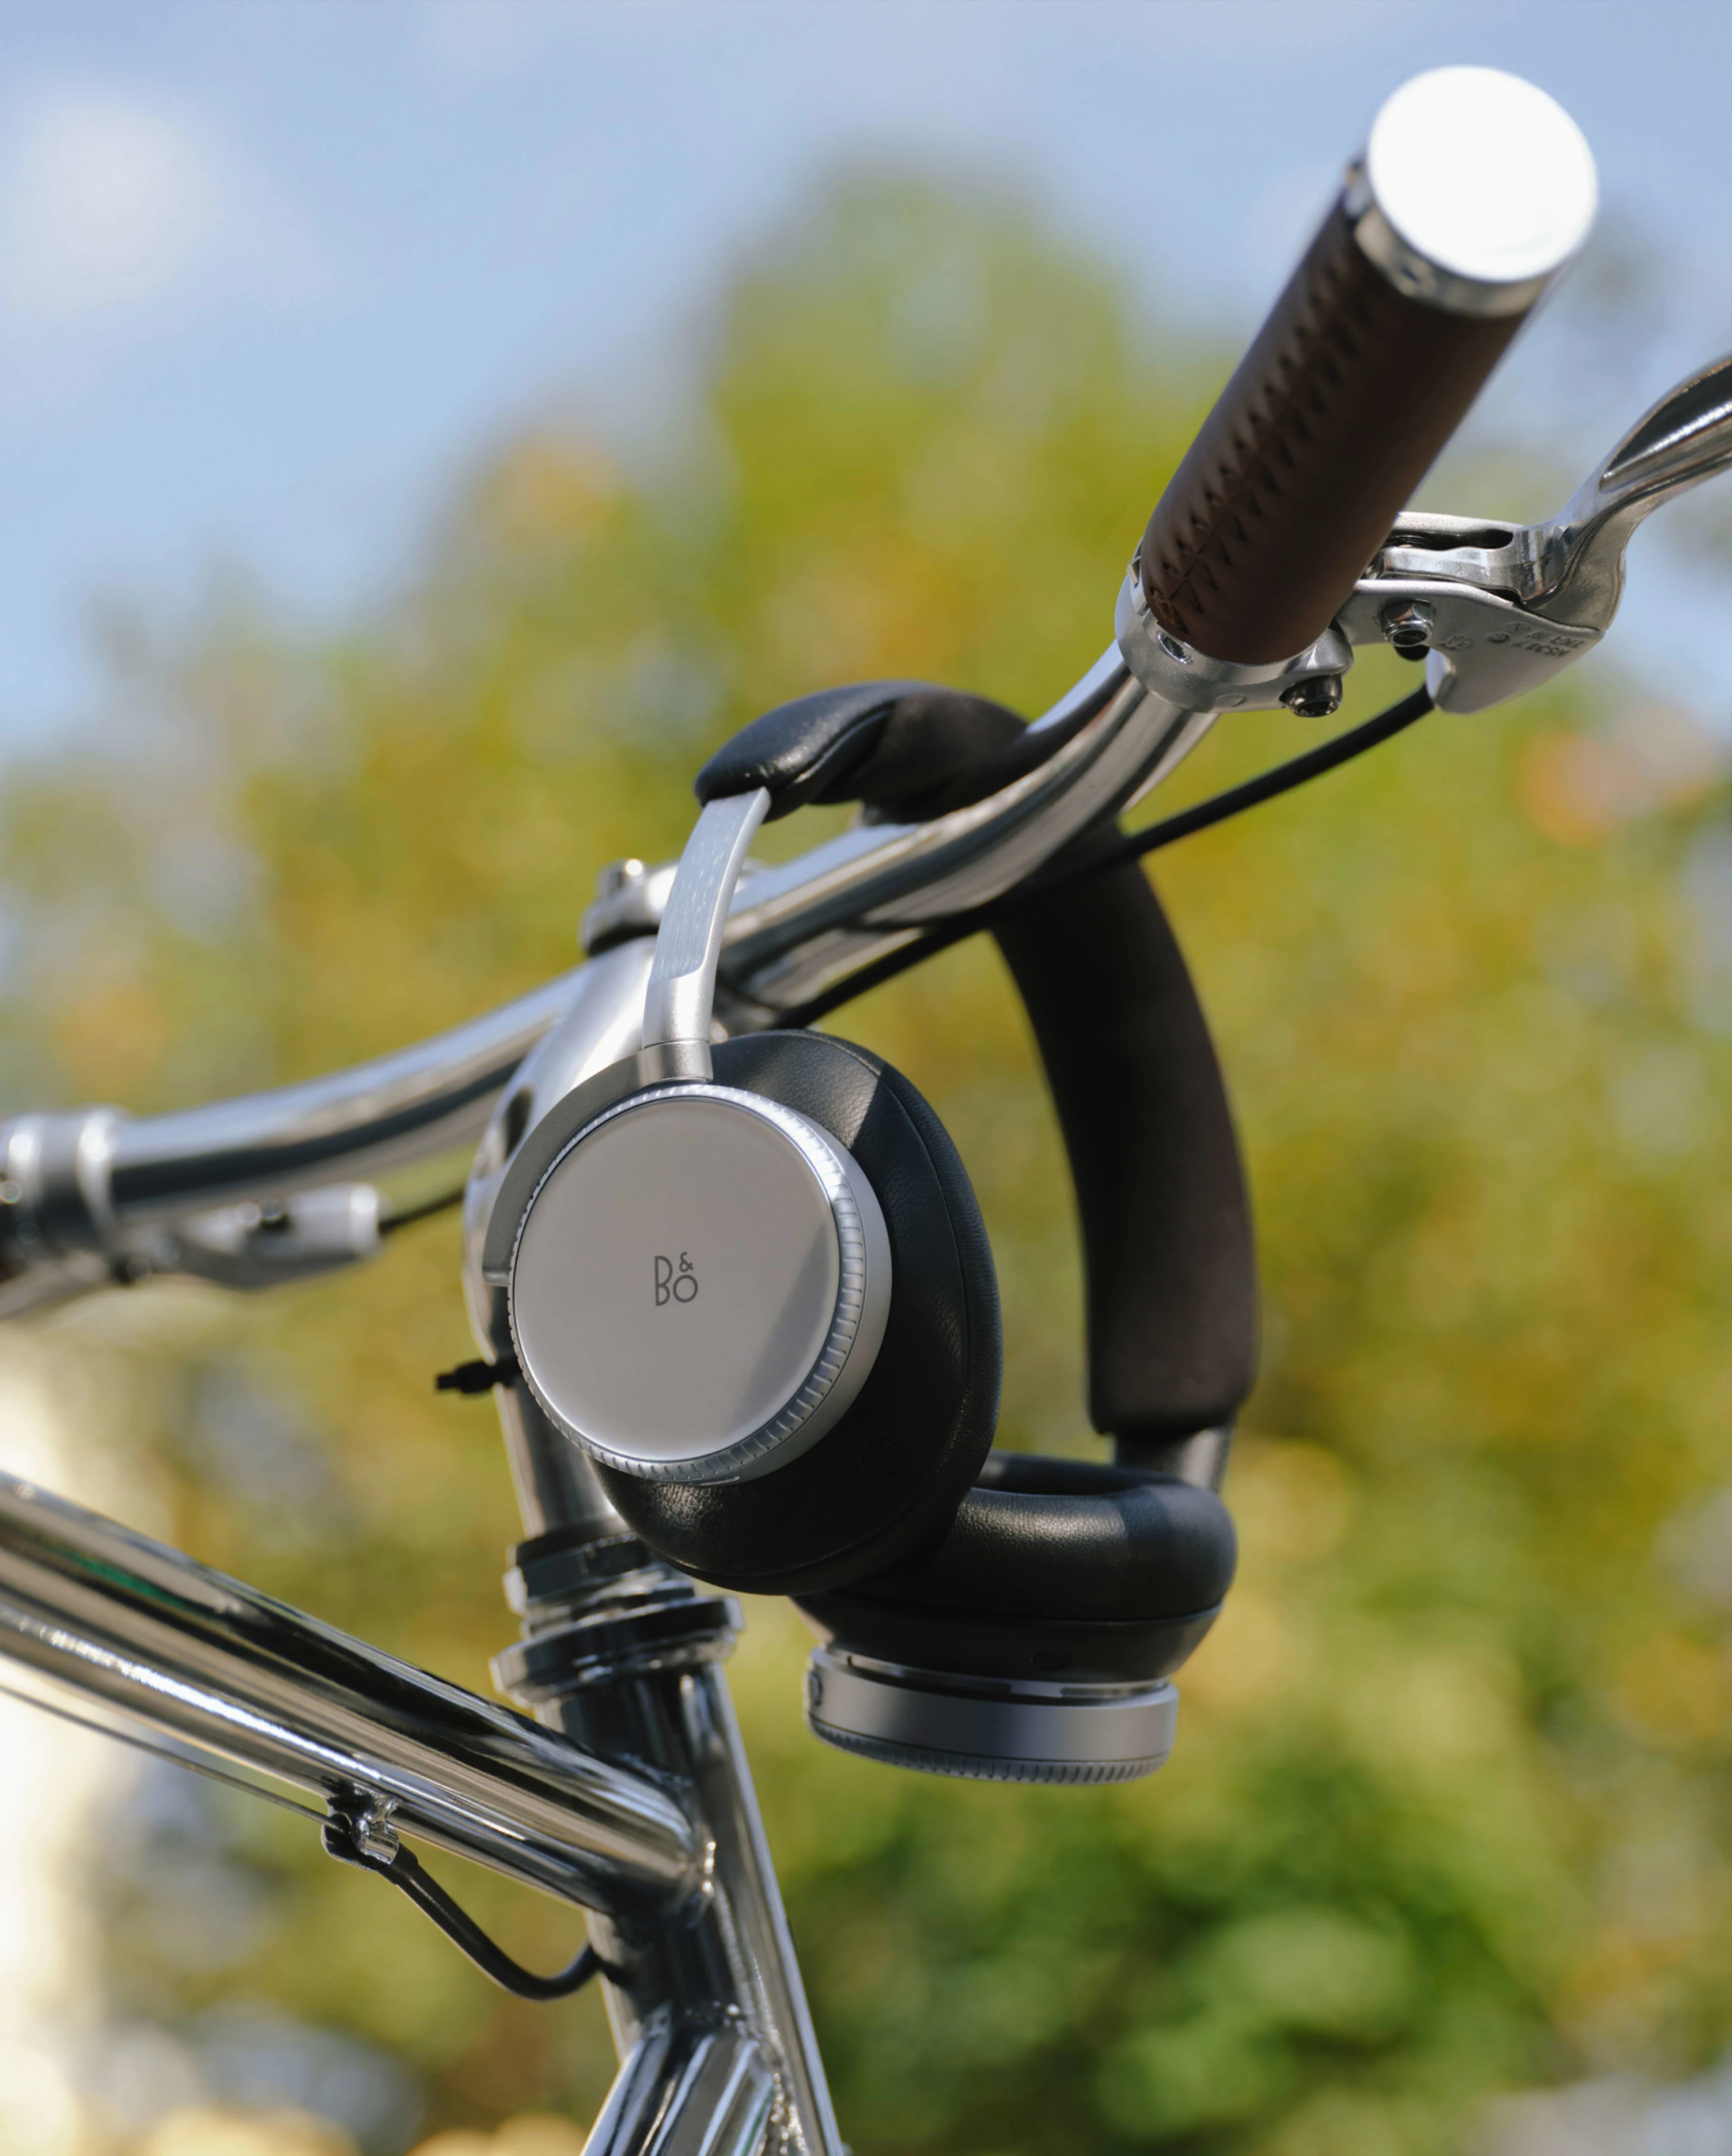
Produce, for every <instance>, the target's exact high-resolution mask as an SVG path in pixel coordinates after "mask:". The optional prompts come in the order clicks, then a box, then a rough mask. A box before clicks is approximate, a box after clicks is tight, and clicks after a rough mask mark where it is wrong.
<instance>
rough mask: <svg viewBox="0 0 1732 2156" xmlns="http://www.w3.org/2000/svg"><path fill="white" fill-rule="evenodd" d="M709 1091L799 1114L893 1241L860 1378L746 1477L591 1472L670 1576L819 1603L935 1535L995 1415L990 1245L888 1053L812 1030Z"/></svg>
mask: <svg viewBox="0 0 1732 2156" xmlns="http://www.w3.org/2000/svg"><path fill="white" fill-rule="evenodd" d="M715 1078H716V1081H717V1083H718V1084H720V1085H724V1086H737V1087H739V1088H740V1089H741V1090H743V1091H748V1092H753V1093H757V1094H761V1095H763V1096H766V1097H767V1098H769V1099H771V1100H773V1101H780V1102H781V1103H782V1104H783V1106H787V1107H790V1108H792V1109H794V1110H796V1111H797V1112H798V1113H799V1114H801V1115H803V1116H808V1117H809V1118H810V1119H811V1120H812V1122H815V1123H817V1125H819V1126H820V1127H821V1128H822V1129H823V1130H825V1131H828V1132H829V1133H830V1135H831V1136H832V1137H834V1138H835V1139H837V1140H838V1142H839V1143H841V1144H842V1145H843V1146H844V1147H847V1149H848V1152H850V1153H851V1154H852V1155H853V1158H854V1159H855V1161H856V1162H857V1163H858V1165H859V1167H860V1168H861V1169H862V1170H863V1172H864V1173H865V1175H866V1177H867V1178H868V1179H869V1181H870V1183H871V1184H872V1187H873V1188H874V1191H875V1192H876V1193H877V1195H878V1199H879V1204H880V1205H881V1206H882V1208H883V1209H884V1221H885V1225H886V1227H887V1229H888V1230H889V1240H890V1256H891V1268H892V1281H891V1294H890V1311H889V1320H888V1322H887V1325H886V1327H885V1332H884V1342H883V1344H882V1346H881V1347H880V1348H879V1353H878V1358H877V1361H876V1362H875V1363H874V1367H873V1370H872V1373H871V1375H870V1376H869V1378H867V1380H866V1383H865V1384H864V1386H863V1389H861V1392H860V1394H859V1396H858V1399H855V1400H854V1402H853V1404H852V1405H851V1406H850V1407H849V1408H848V1409H847V1410H846V1412H845V1413H844V1414H843V1417H842V1419H841V1420H840V1421H839V1422H838V1424H836V1426H835V1427H834V1428H833V1430H829V1431H828V1432H827V1433H826V1434H825V1435H824V1436H822V1438H820V1439H819V1440H818V1441H817V1444H816V1445H814V1446H813V1447H812V1450H810V1451H809V1452H807V1453H806V1454H804V1455H802V1456H801V1457H800V1458H799V1459H797V1460H794V1461H792V1462H791V1463H790V1465H789V1466H787V1467H785V1468H780V1469H778V1470H777V1471H776V1473H775V1474H773V1475H771V1476H764V1477H761V1479H759V1480H757V1481H752V1482H750V1483H716V1484H708V1485H694V1484H676V1483H667V1482H654V1481H646V1480H644V1479H643V1478H641V1477H639V1476H632V1475H628V1474H624V1473H622V1472H620V1471H617V1470H615V1469H612V1468H608V1467H605V1466H599V1465H598V1466H597V1474H598V1475H599V1476H600V1478H601V1481H602V1486H603V1487H604V1488H605V1489H606V1491H607V1496H608V1497H609V1499H610V1500H611V1501H612V1504H613V1506H614V1507H615V1508H616V1510H617V1512H619V1514H620V1516H621V1517H622V1518H623V1520H624V1521H625V1522H626V1524H627V1525H628V1527H630V1528H631V1529H632V1531H633V1532H634V1533H635V1534H638V1535H640V1536H641V1537H643V1540H644V1541H645V1542H647V1543H649V1544H650V1545H651V1546H652V1547H653V1548H655V1549H657V1550H658V1551H659V1552H660V1553H662V1554H663V1555H664V1557H666V1558H669V1559H670V1560H671V1561H672V1562H673V1563H674V1564H677V1565H678V1566H679V1567H680V1568H681V1569H682V1570H684V1571H686V1572H689V1573H694V1574H696V1575H697V1576H698V1577H699V1578H703V1579H707V1580H710V1581H712V1582H713V1583H714V1584H716V1585H718V1586H721V1587H729V1588H735V1589H740V1590H741V1591H742V1592H746V1593H751V1594H802V1593H816V1592H821V1591H828V1590H831V1589H836V1588H839V1587H842V1586H845V1585H846V1584H848V1583H849V1582H851V1581H854V1580H858V1579H860V1578H865V1577H866V1576H868V1575H869V1574H871V1573H875V1572H879V1571H882V1570H883V1569H884V1567H886V1566H887V1565H890V1564H893V1563H895V1561H896V1560H897V1559H898V1558H901V1557H903V1556H904V1555H905V1554H907V1553H909V1552H910V1551H911V1550H913V1549H915V1548H917V1547H919V1546H920V1544H922V1543H931V1542H933V1541H934V1540H935V1539H936V1538H937V1537H939V1536H940V1535H941V1534H942V1532H944V1530H945V1527H947V1526H948V1524H949V1523H950V1522H951V1519H952V1518H953V1517H954V1516H955V1514H956V1508H957V1507H958V1506H959V1505H960V1503H961V1501H962V1498H963V1496H964V1495H965V1493H966V1491H968V1489H969V1488H970V1486H971V1484H972V1483H973V1481H974V1479H975V1476H976V1474H977V1473H978V1472H979V1471H980V1469H981V1466H982V1464H983V1463H984V1461H985V1460H986V1455H987V1452H988V1450H989V1449H990V1448H991V1445H992V1434H993V1431H994V1429H995V1428H996V1426H997V1417H998V1389H999V1377H1000V1364H1001V1358H1002V1342H1001V1337H1000V1329H999V1316H998V1285H997V1277H996V1276H995V1274H994V1272H993V1269H992V1251H991V1250H990V1248H989V1247H988V1245H987V1242H986V1229H985V1226H984V1224H982V1222H981V1215H980V1208H979V1205H978V1204H977V1203H976V1199H975V1195H974V1192H973V1189H972V1188H971V1185H970V1183H969V1180H968V1176H967V1172H966V1169H965V1168H963V1166H962V1163H961V1159H960V1158H959V1157H958V1155H957V1152H956V1147H954V1146H953V1145H952V1144H951V1141H950V1139H949V1137H948V1136H947V1135H946V1134H945V1130H944V1127H943V1126H942V1124H940V1122H939V1120H938V1118H937V1116H935V1114H934V1113H933V1111H932V1110H931V1108H930V1107H929V1106H928V1105H927V1103H926V1102H925V1100H923V1099H922V1098H921V1096H920V1093H919V1092H918V1091H916V1090H915V1087H914V1086H911V1085H910V1083H909V1081H907V1080H906V1079H905V1078H904V1077H903V1076H901V1075H900V1074H899V1072H897V1071H896V1070H893V1069H892V1068H891V1067H890V1066H889V1065H888V1064H887V1063H885V1062H884V1060H882V1058H880V1057H879V1056H875V1055H871V1054H869V1052H868V1051H867V1050H864V1049H862V1048H857V1047H854V1046H853V1045H850V1044H849V1043H848V1042H846V1041H842V1040H838V1039H833V1038H832V1037H830V1036H828V1035H826V1034H812V1033H766V1034H752V1035H750V1036H748V1037H746V1039H740V1040H735V1041H729V1042H727V1043H726V1044H725V1045H723V1046H721V1047H720V1048H718V1049H717V1050H716V1051H715Z"/></svg>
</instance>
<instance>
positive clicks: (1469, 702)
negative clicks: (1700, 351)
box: [1337, 354, 1732, 711]
mask: <svg viewBox="0 0 1732 2156" xmlns="http://www.w3.org/2000/svg"><path fill="white" fill-rule="evenodd" d="M1728 469H1732V354H1729V355H1727V356H1726V357H1724V358H1721V359H1717V360H1715V361H1714V362H1713V363H1712V364H1711V365H1709V366H1708V367H1703V368H1702V369H1700V370H1699V372H1697V373H1695V374H1693V375H1691V376H1689V377H1688V378H1687V379H1686V380H1684V381H1683V382H1679V383H1678V386H1677V388H1675V389H1673V390H1672V391H1670V392H1669V393H1668V394H1667V395H1666V396H1664V397H1663V398H1661V399H1660V401H1659V402H1658V403H1657V404H1656V405H1654V406H1653V408H1652V409H1651V410H1650V411H1648V412H1647V413H1644V414H1643V415H1642V418H1640V419H1639V420H1637V423H1636V424H1635V425H1634V426H1633V427H1632V429H1630V431H1629V432H1628V434H1626V435H1625V436H1624V438H1623V439H1622V441H1621V442H1619V443H1618V444H1617V447H1616V448H1615V449H1613V450H1612V452H1611V454H1610V455H1608V456H1607V457H1606V458H1605V459H1603V460H1602V462H1601V465H1600V467H1599V469H1598V470H1597V471H1596V473H1595V474H1594V475H1593V476H1592V477H1591V478H1590V479H1588V480H1586V481H1585V482H1584V484H1583V485H1581V487H1579V488H1578V489H1577V490H1576V493H1575V494H1574V495H1571V498H1570V500H1568V501H1567V502H1566V503H1565V505H1564V506H1563V507H1562V508H1561V509H1560V510H1559V511H1558V512H1557V514H1556V515H1555V516H1550V517H1548V518H1547V519H1546V520H1545V521H1544V522H1543V523H1540V524H1530V525H1526V526H1503V525H1489V524H1487V523H1486V522H1485V521H1483V520H1476V519H1474V518H1472V517H1465V516H1436V515H1431V514H1427V513H1425V512H1423V511H1409V512H1408V513H1407V514H1406V515H1404V516H1401V517H1399V518H1398V519H1397V520H1396V526H1395V529H1394V530H1393V531H1391V534H1390V536H1389V538H1388V540H1387V541H1386V543H1385V544H1384V546H1383V547H1381V549H1380V550H1379V552H1378V553H1377V555H1376V558H1375V559H1374V560H1373V562H1372V563H1371V568H1370V570H1369V572H1367V573H1366V575H1365V576H1364V577H1361V578H1360V581H1359V583H1357V584H1356V585H1355V587H1354V593H1353V597H1352V598H1350V600H1349V601H1348V603H1347V605H1346V606H1345V608H1343V609H1342V612H1341V614H1340V617H1339V619H1338V623H1337V626H1338V627H1339V628H1340V629H1341V631H1342V633H1343V634H1345V636H1346V638H1347V639H1348V641H1349V642H1350V644H1375V643H1378V642H1387V643H1390V644H1394V645H1395V647H1396V649H1397V650H1403V651H1406V652H1407V653H1409V654H1412V655H1413V656H1415V657H1417V656H1418V655H1419V654H1420V653H1421V652H1425V653H1426V654H1428V655H1427V673H1426V680H1427V687H1428V688H1429V689H1430V690H1431V693H1432V701H1434V702H1435V703H1436V704H1437V706H1438V708H1439V709H1440V710H1442V711H1489V710H1490V708H1491V707H1492V706H1493V705H1494V704H1501V703H1503V702H1504V701H1506V700H1507V699H1508V698H1509V697H1511V696H1520V695H1522V694H1524V692H1525V691H1526V690H1530V689H1533V688H1537V687H1538V686H1539V685H1540V683H1542V682H1544V681H1546V680H1550V678H1551V677H1552V675H1555V674H1558V673H1561V672H1562V670H1564V668H1565V667H1566V666H1568V665H1572V664H1573V663H1574V661H1575V660H1577V659H1579V658H1580V657H1581V654H1583V652H1585V651H1587V650H1590V649H1592V647H1593V646H1594V645H1595V644H1597V643H1598V642H1599V640H1600V639H1601V637H1602V636H1603V635H1604V634H1606V630H1607V629H1609V628H1610V627H1611V625H1612V616H1613V615H1614V614H1615V613H1617V604H1618V600H1619V598H1620V597H1621V596H1622V592H1623V585H1624V552H1625V549H1626V548H1627V547H1628V545H1629V543H1630V537H1631V535H1632V532H1633V531H1635V529H1636V527H1637V525H1638V524H1640V523H1641V522H1642V519H1643V518H1644V517H1645V516H1648V515H1649V514H1650V513H1651V512H1652V511H1654V510H1656V509H1658V507H1659V506H1660V504H1661V503H1662V502H1663V501H1669V500H1672V498H1673V496H1674V495H1679V494H1682V493H1683V492H1684V491H1685V490H1687V489H1688V488H1690V487H1693V486H1697V485H1700V484H1701V482H1702V481H1703V480H1705V479H1711V478H1713V477H1714V475H1715V474H1716V473H1718V472H1722V471H1725V470H1728Z"/></svg>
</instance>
